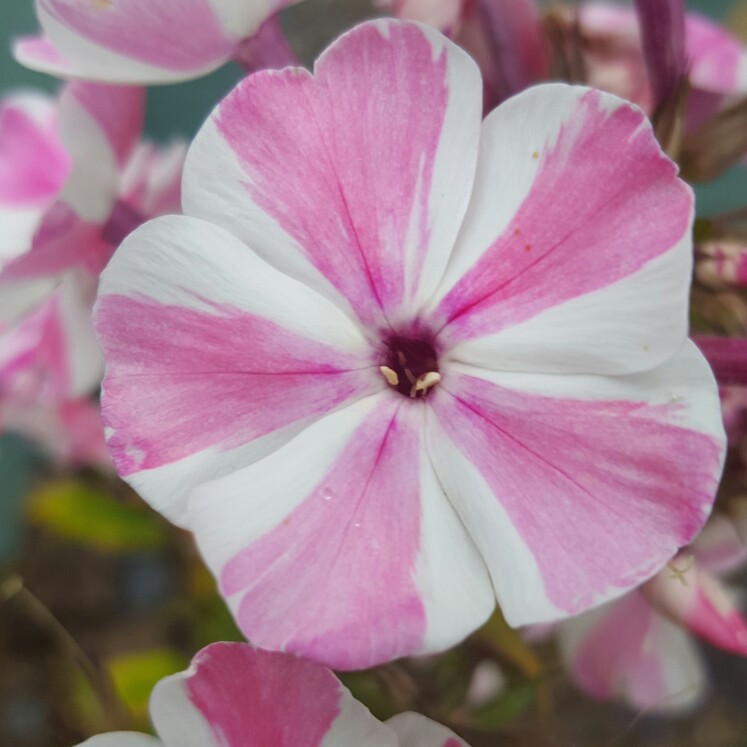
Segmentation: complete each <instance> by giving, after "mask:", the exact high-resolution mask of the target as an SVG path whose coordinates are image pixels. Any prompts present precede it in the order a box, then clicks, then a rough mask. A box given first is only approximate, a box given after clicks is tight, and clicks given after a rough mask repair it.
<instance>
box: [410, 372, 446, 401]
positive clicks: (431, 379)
mask: <svg viewBox="0 0 747 747" xmlns="http://www.w3.org/2000/svg"><path fill="white" fill-rule="evenodd" d="M439 381H441V374H440V373H438V371H428V372H426V373H424V374H422V375H421V376H418V380H417V381H416V382H415V389H416V390H417V391H418V392H423V396H425V395H426V394H428V390H429V389H430V388H431V387H434V386H436V384H438V382H439Z"/></svg>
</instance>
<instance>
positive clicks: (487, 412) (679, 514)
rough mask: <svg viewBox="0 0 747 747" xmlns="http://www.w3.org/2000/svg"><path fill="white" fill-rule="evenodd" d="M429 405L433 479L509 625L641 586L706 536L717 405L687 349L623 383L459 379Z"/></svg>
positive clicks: (717, 439) (716, 461) (718, 453)
mask: <svg viewBox="0 0 747 747" xmlns="http://www.w3.org/2000/svg"><path fill="white" fill-rule="evenodd" d="M442 374H443V378H442V381H441V384H440V386H439V388H438V390H437V391H435V392H434V393H433V395H432V396H431V398H430V405H431V408H430V409H429V412H430V413H432V415H431V416H430V417H429V420H430V422H429V424H428V426H429V431H428V434H429V450H430V453H431V457H432V459H433V463H434V465H435V467H436V472H437V474H438V475H439V478H440V480H441V482H442V484H443V485H444V488H445V489H446V492H447V494H448V496H449V498H450V499H451V500H452V503H453V504H454V506H455V508H456V510H457V511H458V513H459V514H460V516H461V517H462V520H463V521H464V523H465V525H466V526H467V528H468V530H469V532H470V533H471V535H472V537H473V538H474V540H475V543H476V544H477V546H478V548H479V549H480V551H481V552H482V554H483V556H484V557H485V559H486V562H487V564H488V568H489V569H490V571H491V575H492V579H493V584H494V586H495V589H496V596H497V597H498V602H499V604H500V605H501V607H502V609H503V612H504V614H505V615H506V619H507V620H508V621H509V623H510V624H512V625H524V624H530V623H535V622H543V621H547V620H551V619H556V618H559V617H563V616H566V615H570V614H575V613H578V612H581V611H582V610H584V609H587V608H589V607H591V606H593V605H596V604H599V603H601V602H603V601H605V600H606V599H610V598H612V597H615V596H618V595H619V594H620V593H622V592H623V591H625V590H627V589H629V588H631V587H633V586H635V585H637V584H639V583H640V582H642V581H644V580H645V579H646V578H648V577H650V576H651V575H652V574H653V573H654V572H655V571H656V570H657V569H658V568H660V567H661V566H662V565H663V564H664V563H665V562H666V561H667V560H668V559H669V558H670V557H671V556H672V555H673V554H674V552H675V551H676V550H677V548H678V547H680V546H681V545H684V544H686V543H687V542H689V541H690V540H691V539H692V538H693V536H694V535H695V534H696V533H697V532H698V530H699V529H700V528H701V527H702V525H703V523H704V522H705V519H706V516H707V514H708V512H709V510H710V508H711V504H712V502H713V498H714V495H715V492H716V487H717V484H718V478H719V476H720V473H721V465H722V460H723V453H724V435H723V426H722V424H721V419H720V414H719V409H718V395H717V392H716V387H715V384H714V382H713V378H712V376H711V373H710V371H709V369H708V366H707V364H706V363H705V361H704V359H703V358H702V356H701V355H700V353H699V352H698V351H697V349H696V348H695V347H694V346H693V345H692V344H690V343H688V345H687V346H686V347H685V348H684V349H683V350H682V352H681V353H679V354H678V355H677V356H676V357H675V358H673V359H672V360H671V361H669V362H667V363H666V364H665V365H664V366H662V367H660V368H658V369H655V370H654V371H651V372H647V373H644V374H637V375H631V376H627V377H619V378H611V377H610V378H607V377H597V376H546V375H541V374H509V373H504V374H498V373H490V372H486V371H482V370H480V369H474V368H470V367H468V366H462V367H459V366H453V369H452V370H448V371H443V370H442Z"/></svg>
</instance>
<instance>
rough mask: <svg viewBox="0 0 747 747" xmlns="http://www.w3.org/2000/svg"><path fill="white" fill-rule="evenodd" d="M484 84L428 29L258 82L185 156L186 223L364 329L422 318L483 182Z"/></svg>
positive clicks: (368, 39)
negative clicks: (231, 243)
mask: <svg viewBox="0 0 747 747" xmlns="http://www.w3.org/2000/svg"><path fill="white" fill-rule="evenodd" d="M480 103H481V102H480V77H479V73H478V71H477V68H476V66H475V64H474V63H473V62H472V60H471V59H470V58H469V57H468V56H467V55H466V54H465V53H464V52H463V51H461V50H460V49H458V48H457V47H456V46H455V45H454V44H452V43H451V42H449V41H448V40H446V39H445V38H444V37H443V36H441V35H440V34H438V33H437V32H435V31H434V30H432V29H427V28H425V27H420V26H417V25H415V24H407V23H399V22H397V21H391V20H389V21H378V22H371V23H365V24H362V25H361V26H358V27H357V28H355V29H354V30H353V31H351V32H349V33H348V34H346V35H344V36H343V37H342V38H341V39H339V40H338V41H337V42H336V43H335V44H333V45H332V47H330V48H329V49H328V50H327V51H326V52H325V53H324V54H323V55H322V56H321V58H320V59H319V60H318V62H317V65H316V68H315V75H314V76H313V77H312V76H311V75H310V74H309V73H307V72H306V71H304V70H299V69H287V70H283V71H281V72H265V73H258V74H256V75H253V76H250V77H249V78H247V79H245V80H244V81H242V82H241V83H240V84H239V86H238V87H237V88H236V89H235V90H234V91H233V92H232V93H231V94H230V95H229V96H228V97H227V98H226V99H225V100H224V101H223V102H222V103H221V104H220V105H219V106H218V108H217V109H216V110H215V112H214V113H213V114H212V116H211V118H210V119H209V120H208V122H207V124H206V125H205V126H204V127H203V129H202V130H201V131H200V133H198V135H197V138H196V140H195V142H194V144H193V145H192V147H191V149H190V152H189V154H188V156H187V164H186V167H185V177H184V195H183V203H184V211H185V213H187V214H189V215H195V216H198V217H201V218H205V219H207V220H211V221H212V222H214V223H218V224H221V225H224V226H225V227H227V228H229V229H230V230H231V231H232V232H233V233H235V234H236V235H237V236H238V237H240V238H242V239H243V240H244V241H245V242H246V243H247V245H249V246H251V247H252V248H254V249H255V250H256V251H257V252H258V253H259V254H260V256H262V257H263V258H264V259H266V260H267V261H268V262H270V263H272V264H273V265H275V266H276V267H278V268H280V269H281V270H283V271H284V272H285V273H287V274H289V275H291V276H293V277H295V278H298V279H300V280H302V281H303V282H305V283H306V284H308V285H310V286H311V287H313V288H315V289H317V290H319V291H321V292H322V293H324V295H325V296H327V297H330V298H335V299H336V302H337V303H338V305H340V306H341V307H342V308H344V309H346V310H352V312H354V314H356V315H357V316H358V318H359V319H361V320H362V321H364V322H365V323H366V324H368V325H373V326H384V325H386V324H387V322H389V323H396V322H398V321H401V320H402V318H403V317H404V318H408V315H409V318H412V314H413V312H414V311H415V310H416V309H417V307H418V305H419V303H422V301H423V300H424V299H426V298H427V297H428V296H429V295H430V294H431V293H432V292H433V290H434V288H435V286H436V284H437V283H438V282H439V280H440V278H441V275H442V273H443V268H444V266H445V264H446V261H447V258H448V255H449V253H450V252H451V249H452V246H453V242H454V239H455V237H456V234H457V231H458V229H459V225H460V223H461V221H462V217H463V215H464V212H465V209H466V204H467V201H468V198H469V192H470V188H471V184H472V180H473V176H474V169H475V159H476V156H477V145H478V137H479V129H478V128H479V121H480Z"/></svg>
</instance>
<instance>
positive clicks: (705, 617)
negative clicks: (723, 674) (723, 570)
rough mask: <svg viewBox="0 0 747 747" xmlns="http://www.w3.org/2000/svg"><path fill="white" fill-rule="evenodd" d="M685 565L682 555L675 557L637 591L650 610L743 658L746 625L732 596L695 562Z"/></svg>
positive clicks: (745, 650) (685, 560) (746, 634)
mask: <svg viewBox="0 0 747 747" xmlns="http://www.w3.org/2000/svg"><path fill="white" fill-rule="evenodd" d="M687 563H688V558H687V556H686V554H685V555H684V557H683V555H679V556H678V557H676V558H675V559H674V560H673V561H672V562H671V564H669V566H668V567H667V568H664V569H662V570H661V571H659V573H657V574H656V576H654V577H653V578H652V579H651V580H650V581H648V582H647V583H646V584H644V585H643V586H642V587H641V592H642V593H643V594H644V595H645V597H646V599H648V601H649V603H650V604H651V605H652V607H654V608H655V609H657V610H658V611H659V612H660V613H662V614H663V615H666V616H667V617H669V618H670V619H671V620H673V621H674V622H676V623H678V624H680V625H682V626H683V627H685V628H687V629H689V630H690V631H691V632H693V633H695V634H696V635H698V636H700V637H701V638H702V639H703V640H704V641H707V642H708V643H710V644H711V645H712V646H718V647H719V648H721V649H723V650H724V651H729V652H731V653H734V654H741V655H742V656H747V623H746V622H745V621H744V619H743V618H742V616H741V615H740V613H739V610H738V609H737V606H736V604H735V600H734V599H733V594H732V593H731V592H730V591H729V589H728V588H727V587H726V586H725V585H723V584H722V583H721V582H720V581H719V580H718V579H717V578H716V577H715V576H713V575H711V574H710V573H709V572H708V571H706V570H704V569H702V568H700V567H699V566H698V564H697V561H696V562H695V563H694V565H693V563H692V561H690V564H689V566H688V565H687ZM681 566H684V567H681Z"/></svg>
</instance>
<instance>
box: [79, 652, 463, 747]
mask: <svg viewBox="0 0 747 747" xmlns="http://www.w3.org/2000/svg"><path fill="white" fill-rule="evenodd" d="M150 714H151V719H152V721H153V725H154V727H155V730H156V733H157V734H158V738H155V737H150V736H146V735H145V734H136V733H134V732H114V733H111V734H101V735H99V736H96V737H92V738H91V739H89V740H88V741H86V742H84V743H83V744H84V745H86V747H158V746H159V745H160V746H162V747H192V746H193V745H194V747H198V746H199V747H350V745H352V744H355V745H360V747H469V746H468V745H467V743H466V742H464V741H463V740H461V739H460V738H459V737H457V736H456V735H455V734H454V733H453V732H452V731H450V730H449V729H447V728H446V727H445V726H441V724H437V723H436V722H434V721H431V720H430V719H427V718H425V716H421V715H420V714H418V713H400V714H398V715H397V716H394V717H393V718H390V719H389V720H388V721H386V722H384V723H382V722H380V721H378V720H377V719H376V718H374V717H373V716H372V715H371V713H370V712H369V711H368V709H367V708H366V707H365V706H364V705H363V704H362V703H359V702H358V701H357V700H355V699H354V698H353V696H352V695H351V694H350V692H349V691H348V690H347V688H345V687H344V686H343V685H342V683H340V681H339V680H338V679H337V678H336V677H335V676H334V675H333V674H332V672H330V671H329V670H328V669H324V668H323V667H320V666H319V665H317V664H313V663H311V662H309V661H304V660H302V659H297V658H296V657H295V656H291V655H288V654H277V653H271V652H269V651H261V650H259V649H255V648H253V647H252V646H251V645H250V644H246V643H214V644H212V645H210V646H208V647H207V648H204V649H203V650H202V651H200V652H199V653H198V654H197V655H196V656H195V658H194V659H193V660H192V666H191V667H190V668H189V669H188V670H187V671H186V672H181V673H179V674H174V675H172V676H170V677H166V678H165V679H163V680H161V681H160V682H159V683H158V684H157V685H156V686H155V688H154V689H153V693H152V695H151V698H150ZM80 747H83V745H81V746H80Z"/></svg>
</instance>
